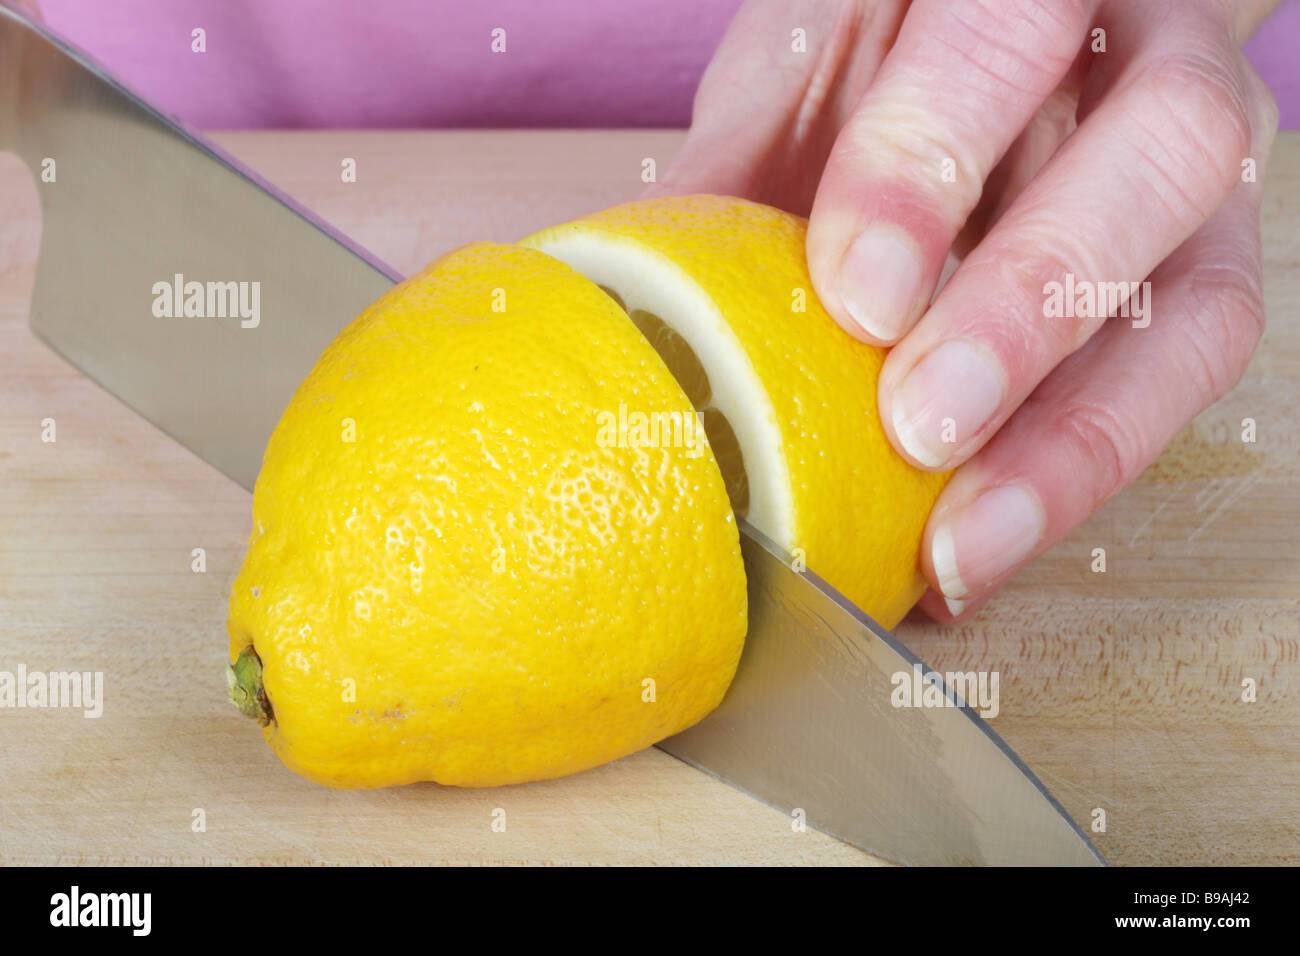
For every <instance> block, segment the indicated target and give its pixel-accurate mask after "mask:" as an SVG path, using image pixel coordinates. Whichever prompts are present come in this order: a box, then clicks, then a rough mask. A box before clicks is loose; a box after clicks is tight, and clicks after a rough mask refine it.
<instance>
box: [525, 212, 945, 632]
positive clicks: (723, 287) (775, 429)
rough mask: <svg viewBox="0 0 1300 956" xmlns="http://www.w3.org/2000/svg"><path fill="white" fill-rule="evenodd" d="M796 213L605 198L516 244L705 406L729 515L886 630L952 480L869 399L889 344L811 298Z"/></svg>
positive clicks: (918, 587)
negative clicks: (598, 302)
mask: <svg viewBox="0 0 1300 956" xmlns="http://www.w3.org/2000/svg"><path fill="white" fill-rule="evenodd" d="M806 228H807V224H806V221H805V220H803V219H801V218H799V217H797V216H793V215H790V214H788V213H784V212H782V211H780V210H777V209H773V208H770V207H768V206H762V205H758V204H756V203H751V202H746V201H744V200H741V199H733V198H727V197H721V196H687V197H677V198H668V199H654V200H643V201H639V202H633V203H628V204H626V205H622V206H616V207H614V208H612V209H607V210H605V211H603V212H598V213H595V214H594V215H591V216H587V217H586V218H584V219H580V220H578V221H576V222H573V223H569V224H567V225H562V226H556V227H554V228H551V229H547V230H544V231H543V232H540V233H537V234H536V235H533V236H530V237H529V238H527V239H525V240H523V243H522V244H523V245H526V246H530V247H532V248H534V249H539V250H541V251H542V252H545V253H547V254H549V255H551V256H554V257H555V258H557V259H560V260H562V261H564V262H566V263H568V264H569V265H571V266H573V267H574V268H575V269H577V270H578V271H579V272H581V273H583V274H584V275H585V276H587V277H588V278H589V279H591V280H592V281H593V282H595V283H597V284H599V285H600V286H602V287H603V288H605V289H606V291H607V292H608V293H609V294H610V295H611V297H613V298H614V299H615V300H616V301H617V302H618V303H619V304H620V305H622V306H623V307H624V308H625V309H626V310H627V311H628V314H629V315H630V316H631V318H632V320H633V321H634V322H635V323H636V325H637V326H638V327H639V328H640V329H641V331H642V332H643V333H644V334H645V335H646V337H647V339H648V340H649V341H650V342H651V344H652V345H654V346H655V347H656V348H657V349H658V350H659V352H660V354H661V355H662V356H663V357H664V360H665V361H666V363H667V364H668V367H669V368H670V369H671V370H672V371H673V373H674V374H675V375H676V377H677V379H678V381H679V382H680V383H681V385H682V387H683V389H684V390H685V391H686V394H687V395H688V396H689V397H690V399H691V401H692V402H693V403H694V404H695V406H696V407H697V408H698V409H699V410H700V411H701V412H702V415H703V418H704V425H705V428H706V430H707V432H708V437H709V441H710V444H711V446H712V447H713V450H714V452H715V455H716V457H717V460H718V462H719V465H720V466H721V467H722V469H723V473H724V475H725V477H726V481H727V489H728V493H729V495H730V498H731V501H732V504H733V506H734V508H735V511H736V513H737V514H740V515H742V516H743V517H745V518H747V519H748V520H749V521H750V523H752V524H753V525H754V526H755V527H757V528H759V529H760V530H761V531H763V532H765V533H766V534H767V535H768V536H769V537H771V538H773V539H774V540H775V541H776V542H777V543H778V544H780V545H782V546H783V547H784V548H785V549H786V550H787V551H788V552H790V554H791V555H792V556H793V558H794V559H795V560H796V561H798V562H801V563H805V564H806V566H807V567H808V568H810V569H811V570H813V571H815V572H817V573H818V574H819V575H820V576H821V577H823V578H824V579H826V580H827V581H828V582H829V583H830V584H831V585H833V586H834V587H835V588H836V589H837V590H839V591H841V592H842V593H843V594H845V595H846V596H847V597H848V598H849V599H851V600H852V601H853V602H854V603H855V604H857V605H858V606H859V607H861V608H862V609H863V610H864V611H866V612H867V613H868V614H870V615H871V616H872V617H873V618H875V619H876V620H877V621H879V622H880V623H881V624H883V625H884V626H886V627H893V626H894V625H895V624H897V623H898V621H899V620H900V619H901V618H902V617H903V615H904V614H905V613H906V612H907V611H908V609H909V608H911V607H912V605H913V604H915V603H916V601H917V600H918V599H919V598H920V596H921V594H922V593H924V590H925V581H924V578H923V577H922V576H921V573H920V569H919V561H918V558H919V551H920V544H921V536H922V532H923V530H924V527H925V522H926V518H927V517H928V515H929V513H930V509H931V507H932V506H933V504H934V501H935V499H936V498H937V497H938V495H939V492H940V491H941V490H942V488H943V486H944V483H945V482H946V481H947V477H948V476H947V475H944V474H934V473H929V472H923V471H920V470H918V469H916V468H913V467H912V466H911V465H910V464H908V463H907V462H906V461H905V460H904V459H903V458H902V457H901V456H900V455H899V454H898V453H897V452H895V451H894V449H893V446H892V445H891V444H890V443H889V440H888V438H887V436H886V435H885V432H884V429H883V428H882V427H881V424H880V417H879V413H878V411H877V407H876V386H877V381H878V378H879V374H880V367H881V364H882V363H883V362H884V358H885V350H884V349H879V348H875V347H872V346H869V345H865V344H863V343H860V342H858V341H857V340H855V339H853V338H852V337H851V336H849V335H848V334H847V333H845V332H844V331H843V330H842V329H840V328H839V326H838V325H836V324H835V321H834V320H833V319H832V318H831V317H830V315H829V314H828V313H827V312H826V311H825V309H823V308H822V306H821V303H820V302H819V301H818V300H817V297H816V296H815V295H814V293H813V291H812V282H811V279H810V278H809V275H808V269H807V264H806V260H805V258H804V237H805V233H806Z"/></svg>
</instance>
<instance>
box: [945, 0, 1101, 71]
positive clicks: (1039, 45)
mask: <svg viewBox="0 0 1300 956" xmlns="http://www.w3.org/2000/svg"><path fill="white" fill-rule="evenodd" d="M1092 6H1093V4H1092V3H1091V2H1089V0H970V2H968V3H954V4H952V5H951V7H950V8H949V10H948V11H946V12H947V15H948V17H949V18H950V19H949V22H950V23H953V24H954V26H955V27H956V29H955V31H954V33H953V34H952V36H951V37H948V35H947V34H942V33H941V34H938V35H937V37H936V38H937V39H938V40H939V41H940V42H943V43H945V44H946V45H947V46H948V47H949V48H950V51H951V49H952V47H954V46H956V47H957V48H958V49H956V51H955V52H957V53H959V54H960V55H961V56H962V58H963V59H965V60H966V61H967V62H969V63H971V64H972V65H973V66H975V67H976V68H977V69H978V70H979V72H980V75H982V77H983V78H984V79H985V80H986V81H987V82H989V83H990V84H991V88H990V90H989V91H988V92H992V93H996V92H998V88H1000V87H1001V88H1011V89H1017V88H1020V87H1023V86H1026V85H1029V84H1032V85H1033V86H1034V87H1041V86H1042V85H1043V84H1044V83H1047V84H1048V89H1050V88H1051V87H1054V86H1055V85H1056V82H1055V81H1056V78H1057V77H1058V76H1059V75H1060V74H1062V73H1064V72H1065V71H1066V70H1068V69H1069V67H1070V64H1071V63H1072V62H1073V61H1074V57H1075V54H1076V53H1077V52H1078V50H1077V45H1076V43H1075V38H1076V37H1077V36H1079V35H1081V34H1082V33H1083V31H1084V29H1085V28H1086V26H1087V23H1088V21H1089V18H1090V17H1091V13H1092ZM1026 81H1028V82H1026Z"/></svg>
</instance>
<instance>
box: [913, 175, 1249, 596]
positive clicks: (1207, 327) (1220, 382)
mask: <svg viewBox="0 0 1300 956" xmlns="http://www.w3.org/2000/svg"><path fill="white" fill-rule="evenodd" d="M1152 281H1153V285H1154V287H1155V288H1156V289H1157V290H1158V292H1157V294H1158V295H1159V296H1160V301H1161V302H1162V315H1163V316H1164V319H1163V320H1162V321H1160V322H1155V323H1152V324H1151V325H1150V326H1149V327H1147V328H1134V327H1133V326H1132V325H1131V324H1130V323H1127V322H1113V323H1110V324H1109V325H1107V326H1106V327H1105V328H1104V329H1103V330H1102V331H1101V332H1099V333H1098V334H1097V335H1096V336H1094V337H1093V338H1092V340H1091V341H1089V342H1088V344H1087V345H1086V346H1085V347H1084V348H1083V349H1080V350H1079V351H1078V352H1076V353H1075V354H1074V355H1072V356H1071V357H1070V358H1069V359H1068V360H1067V361H1066V362H1064V363H1062V365H1061V366H1060V367H1058V368H1057V369H1056V371H1054V372H1053V373H1052V375H1051V376H1049V377H1048V379H1047V380H1046V381H1045V382H1044V383H1043V385H1042V386H1041V387H1040V388H1039V389H1038V391H1036V392H1035V393H1034V394H1033V396H1032V397H1031V398H1030V399H1029V401H1027V402H1026V403H1025V404H1024V405H1023V406H1022V407H1021V408H1020V410H1019V411H1018V412H1017V413H1016V415H1015V416H1013V417H1012V419H1011V420H1010V421H1009V422H1008V423H1007V425H1006V427H1005V428H1003V429H1002V430H1001V431H1000V432H999V433H998V434H997V436H996V437H995V438H994V439H993V440H992V441H991V442H990V443H989V444H988V445H987V446H986V447H985V448H984V450H983V451H982V452H980V454H979V455H978V456H976V457H975V458H974V459H973V460H972V461H971V462H969V463H968V464H967V465H966V466H965V467H963V468H961V469H960V470H959V471H958V472H957V474H956V475H955V476H954V477H953V480H952V481H951V482H949V484H948V486H947V487H946V488H945V490H944V492H943V494H942V495H941V496H940V499H939V501H938V503H937V504H936V507H935V509H934V511H933V512H932V514H931V517H930V521H929V524H928V526H927V529H926V537H925V542H924V547H923V562H922V563H923V567H924V569H925V573H926V576H927V578H929V580H930V582H931V584H932V586H933V587H934V588H935V589H936V591H937V592H938V594H939V595H940V596H942V597H943V598H946V599H949V600H955V601H959V602H960V601H966V602H970V603H968V604H966V605H956V606H955V607H953V606H948V607H947V608H946V609H947V610H948V611H949V616H963V615H965V614H966V613H967V612H968V611H970V610H971V609H973V608H974V607H977V606H978V604H979V603H980V602H981V601H983V600H986V599H987V597H988V596H989V595H990V594H991V593H992V592H993V590H995V589H996V588H997V587H998V586H999V585H1000V584H1001V583H1002V582H1003V581H1005V580H1006V579H1007V577H1008V576H1010V575H1011V574H1012V573H1014V571H1015V570H1017V569H1018V568H1019V567H1020V566H1021V565H1023V564H1024V563H1025V562H1026V561H1028V560H1030V559H1032V558H1033V557H1034V556H1036V555H1037V554H1039V553H1041V552H1042V551H1044V550H1046V549H1047V548H1049V547H1050V546H1052V545H1053V544H1055V543H1056V542H1058V541H1060V540H1061V539H1062V538H1064V537H1065V536H1066V535H1067V534H1069V533H1070V532H1071V531H1072V530H1074V528H1076V527H1077V526H1078V525H1079V524H1081V523H1082V522H1083V521H1084V520H1085V519H1086V518H1087V517H1088V516H1089V515H1091V514H1092V513H1093V512H1094V511H1096V510H1097V509H1098V508H1099V507H1101V505H1102V504H1104V503H1105V502H1106V501H1107V500H1109V499H1110V498H1111V497H1112V496H1113V495H1114V494H1115V493H1116V492H1117V491H1119V490H1120V489H1121V488H1123V487H1124V486H1125V485H1127V484H1128V483H1129V482H1131V481H1132V480H1133V479H1134V478H1136V477H1137V476H1138V475H1139V474H1140V473H1141V472H1142V471H1143V470H1144V469H1145V468H1146V467H1147V466H1148V465H1149V464H1150V463H1151V462H1152V461H1154V460H1155V458H1156V457H1157V456H1158V455H1159V453H1160V451H1161V450H1162V449H1163V448H1164V447H1165V445H1167V444H1168V442H1169V441H1170V440H1171V439H1172V438H1173V437H1174V435H1175V434H1176V433H1177V432H1178V431H1179V430H1180V429H1181V428H1182V427H1183V426H1184V425H1185V424H1186V423H1187V422H1189V421H1190V420H1191V419H1192V418H1193V417H1195V415H1196V414H1197V413H1199V412H1200V411H1201V410H1202V409H1204V408H1205V407H1207V406H1208V405H1210V404H1211V403H1212V402H1214V401H1215V400H1216V399H1218V398H1219V397H1220V396H1221V395H1223V394H1224V393H1225V392H1227V391H1228V390H1229V389H1230V388H1232V386H1233V385H1235V384H1236V382H1237V380H1238V379H1239V378H1240V376H1241V374H1242V372H1243V371H1244V369H1245V367H1246V365H1247V363H1248V361H1249V358H1250V354H1251V352H1252V351H1253V349H1254V347H1255V345H1256V343H1257V342H1258V341H1259V337H1260V335H1261V333H1262V328H1263V302H1262V295H1261V285H1262V277H1261V264H1260V250H1259V185H1258V184H1242V185H1240V186H1238V187H1237V190H1236V191H1234V193H1233V195H1232V197H1231V198H1230V199H1229V201H1228V202H1227V203H1225V204H1224V206H1223V207H1222V208H1221V209H1220V210H1219V212H1218V213H1216V215H1215V216H1214V217H1213V218H1212V219H1211V220H1210V221H1209V222H1208V223H1207V224H1206V225H1205V226H1204V227H1202V229H1201V230H1200V231H1199V232H1197V233H1196V235H1195V236H1193V237H1192V238H1191V239H1190V240H1188V241H1187V242H1186V243H1184V245H1183V246H1182V247H1181V248H1180V249H1179V250H1178V251H1177V252H1176V253H1175V254H1174V255H1173V256H1172V257H1170V259H1169V260H1168V262H1166V263H1165V264H1164V265H1162V266H1161V268H1160V269H1158V270H1157V271H1156V273H1155V274H1154V275H1153V277H1152ZM932 606H933V605H932Z"/></svg>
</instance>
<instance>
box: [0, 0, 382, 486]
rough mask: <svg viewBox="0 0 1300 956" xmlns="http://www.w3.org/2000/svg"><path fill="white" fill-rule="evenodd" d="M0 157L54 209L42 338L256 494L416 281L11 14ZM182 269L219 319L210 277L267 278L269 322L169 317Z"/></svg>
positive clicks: (0, 41)
mask: <svg viewBox="0 0 1300 956" xmlns="http://www.w3.org/2000/svg"><path fill="white" fill-rule="evenodd" d="M0 149H8V150H12V151H14V152H16V153H18V154H19V155H20V156H21V157H23V159H25V160H26V162H27V164H28V165H29V166H30V167H31V169H32V171H33V174H34V175H35V176H36V179H37V184H38V189H39V192H40V197H41V205H42V214H43V217H42V218H43V221H42V236H41V250H40V258H39V261H38V265H37V272H36V288H35V291H34V293H33V297H32V319H31V321H32V327H33V329H34V330H35V331H36V333H37V334H38V335H40V336H41V337H42V338H43V339H45V341H46V342H48V343H49V344H50V345H51V346H53V347H54V348H55V349H56V350H57V351H58V352H60V353H61V354H62V355H63V356H64V357H65V358H67V359H68V360H69V361H70V362H72V363H73V364H74V365H76V366H77V367H78V368H80V369H82V370H83V371H84V372H85V373H86V374H87V375H89V376H90V377H91V378H92V379H94V380H95V381H96V382H98V383H99V384H101V385H103V386H104V387H105V388H106V389H108V390H109V391H110V392H112V393H113V394H114V395H116V396H117V397H118V398H120V399H121V400H122V401H124V402H125V403H126V404H127V405H129V406H131V407H132V408H133V409H135V410H136V411H137V412H139V413H140V414H141V415H143V416H144V417H145V418H148V419H149V420H150V421H151V422H153V423H154V424H156V425H158V426H159V427H160V428H162V429H163V431H165V432H167V433H168V434H169V435H171V436H172V437H173V438H176V439H177V440H178V441H180V442H181V443H182V444H184V445H186V446H188V447H189V448H191V449H192V450H193V451H195V452H196V453H198V454H199V455H200V456H201V457H203V458H204V459H206V460H207V461H209V462H210V463H212V464H213V465H215V466H216V467H217V468H219V469H220V470H222V471H223V472H225V473H226V474H228V475H230V476H231V477H232V478H234V479H235V480H237V481H238V482H240V483H241V484H243V485H244V486H245V487H249V488H251V487H252V485H253V481H254V479H255V478H256V477H257V472H258V469H259V468H260V466H261V463H262V453H263V451H264V450H265V448H266V442H267V439H268V438H269V437H270V435H271V430H272V429H273V428H274V427H275V423H276V421H278V419H279V417H280V413H281V412H282V411H283V409H284V407H285V404H286V403H287V402H288V400H289V398H290V396H291V395H292V394H293V390H294V389H295V388H296V387H297V385H298V383H299V382H301V381H302V380H303V379H304V378H305V377H306V375H307V372H308V371H310V369H311V367H312V365H313V364H315V361H316V359H317V358H318V357H319V356H320V353H321V352H322V351H323V350H324V348H325V346H326V345H328V344H329V342H330V340H331V339H333V338H334V336H335V335H337V334H338V332H339V331H340V330H341V329H342V328H343V327H344V326H345V325H347V323H348V322H350V321H351V320H352V319H353V318H354V317H355V316H356V315H357V314H358V313H359V312H360V311H361V310H362V309H364V308H365V307H366V306H367V305H369V304H370V303H371V302H373V301H374V300H375V299H377V298H378V297H379V296H380V295H382V294H383V293H384V292H385V291H386V290H387V289H389V288H390V287H391V286H392V284H393V282H394V281H396V280H398V279H399V278H400V276H399V275H398V274H397V273H396V272H395V271H394V270H392V269H390V268H388V267H386V266H384V265H383V264H382V263H380V262H379V261H378V260H376V259H374V258H373V257H372V256H370V255H369V254H367V253H366V252H365V251H364V250H362V249H360V248H359V247H356V246H354V245H352V244H351V243H349V242H348V240H347V239H346V238H344V237H343V236H342V235H340V234H338V233H336V232H334V231H333V230H331V229H329V227H327V226H325V225H324V224H323V223H321V222H320V221H319V220H317V219H316V218H315V217H313V216H312V215H311V214H310V213H309V212H307V211H306V210H305V209H302V208H301V207H299V206H298V205H297V204H296V203H294V202H293V201H292V200H290V199H288V198H287V197H286V196H284V195H283V194H281V193H280V192H279V191H278V190H276V189H275V188H274V187H272V186H270V185H269V184H268V183H266V182H264V181H262V180H261V179H259V178H258V177H257V176H256V174H254V173H252V172H251V171H249V170H247V169H245V168H244V167H242V166H241V165H240V164H239V163H238V162H237V161H236V160H234V159H233V158H231V157H229V156H227V155H226V154H225V153H223V152H222V151H221V150H220V149H219V148H217V147H216V146H214V145H213V144H211V143H208V142H207V141H206V140H204V139H203V137H201V136H200V135H198V134H197V133H194V132H192V131H189V130H187V129H185V128H183V127H182V126H180V125H179V124H178V123H176V122H174V121H173V120H171V119H169V118H168V117H166V116H164V115H163V114H161V113H160V112H158V111H157V110H156V109H154V108H153V107H151V106H149V105H148V104H147V103H145V102H144V101H143V100H141V99H139V98H137V97H136V96H134V95H133V94H131V93H130V92H128V91H127V90H125V89H124V88H123V87H122V86H121V85H120V84H118V83H117V82H116V81H115V80H114V79H113V78H112V77H110V76H109V75H108V74H107V73H105V72H104V71H103V70H102V69H101V68H100V67H98V66H97V65H96V64H94V63H93V62H92V61H91V60H90V59H89V58H88V57H87V56H86V55H85V54H83V53H81V52H79V51H77V50H75V49H73V48H72V47H70V46H69V45H67V44H65V43H63V42H62V41H60V40H58V39H56V38H54V37H52V36H50V35H48V34H47V33H46V32H45V31H44V30H42V29H41V28H40V27H39V26H37V25H33V24H31V23H29V22H27V21H26V20H25V19H23V18H22V17H20V16H18V15H17V14H15V13H13V12H11V11H10V10H8V9H6V8H4V7H2V6H0ZM47 161H52V162H53V166H52V167H49V166H48V163H47ZM47 168H52V170H53V172H54V176H55V178H54V181H53V182H45V181H42V178H41V174H42V172H43V171H45V170H46V169H47ZM177 275H181V276H183V277H184V281H186V282H188V281H195V282H200V283H203V284H204V287H205V295H204V300H205V301H204V305H205V310H206V307H207V293H206V287H207V283H209V282H211V283H221V284H223V285H222V290H225V289H226V288H227V287H225V286H224V284H225V283H229V282H234V283H250V285H246V286H245V287H244V288H245V289H246V290H248V294H249V301H250V305H251V297H252V289H253V288H254V287H253V286H252V285H251V283H254V282H256V283H258V285H257V289H258V296H259V303H258V304H259V310H258V312H259V315H258V319H259V321H258V323H257V325H256V327H244V326H243V322H244V321H250V322H251V321H252V320H251V319H249V320H243V319H241V318H239V317H229V316H228V317H226V318H221V317H214V316H212V315H208V316H205V317H201V318H200V317H190V318H168V317H163V318H160V317H158V316H156V315H155V314H154V309H153V307H154V303H155V298H156V296H155V293H154V291H153V290H154V286H155V283H159V282H172V283H174V282H175V276H177ZM182 288H183V286H182ZM219 291H221V290H219ZM222 295H224V292H222ZM213 306H214V308H213V309H212V311H213V312H219V311H222V309H221V302H220V300H219V299H214V300H213ZM225 311H227V312H229V311H232V310H231V309H229V308H227V309H225ZM248 311H250V312H251V311H252V310H251V309H249V310H248Z"/></svg>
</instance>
